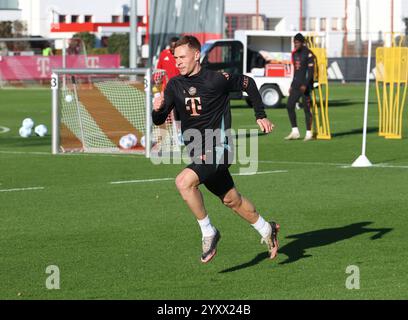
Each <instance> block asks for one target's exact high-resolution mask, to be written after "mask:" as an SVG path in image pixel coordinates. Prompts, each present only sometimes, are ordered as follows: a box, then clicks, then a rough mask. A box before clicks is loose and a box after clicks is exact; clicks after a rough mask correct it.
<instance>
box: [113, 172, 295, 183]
mask: <svg viewBox="0 0 408 320" xmlns="http://www.w3.org/2000/svg"><path fill="white" fill-rule="evenodd" d="M284 172H288V171H287V170H274V171H259V172H249V173H232V174H231V175H232V176H252V175H258V174H270V173H284ZM174 179H175V178H158V179H140V180H127V181H111V182H109V184H126V183H143V182H159V181H168V180H174Z"/></svg>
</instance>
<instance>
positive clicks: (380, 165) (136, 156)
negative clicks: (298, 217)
mask: <svg viewBox="0 0 408 320" xmlns="http://www.w3.org/2000/svg"><path fill="white" fill-rule="evenodd" d="M0 154H27V155H44V156H52V157H53V156H55V155H53V154H51V152H40V151H37V152H36V151H33V152H23V151H6V150H0ZM59 156H87V157H123V158H126V157H132V158H133V159H140V160H144V159H146V158H145V156H144V155H140V154H104V153H62V154H60V155H59ZM258 162H259V163H272V164H288V165H312V166H334V167H340V168H349V167H351V166H350V164H349V163H334V162H302V161H274V160H259V161H258ZM373 167H375V168H390V169H408V165H407V164H405V163H401V164H399V165H398V164H396V165H392V164H386V163H377V164H374V165H373Z"/></svg>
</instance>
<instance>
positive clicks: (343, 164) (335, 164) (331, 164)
mask: <svg viewBox="0 0 408 320" xmlns="http://www.w3.org/2000/svg"><path fill="white" fill-rule="evenodd" d="M258 162H259V163H276V164H299V165H314V166H347V165H348V163H333V162H302V161H274V160H259V161H258Z"/></svg>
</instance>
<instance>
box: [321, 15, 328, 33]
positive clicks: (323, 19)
mask: <svg viewBox="0 0 408 320" xmlns="http://www.w3.org/2000/svg"><path fill="white" fill-rule="evenodd" d="M326 28H327V26H326V18H321V19H320V30H321V31H326Z"/></svg>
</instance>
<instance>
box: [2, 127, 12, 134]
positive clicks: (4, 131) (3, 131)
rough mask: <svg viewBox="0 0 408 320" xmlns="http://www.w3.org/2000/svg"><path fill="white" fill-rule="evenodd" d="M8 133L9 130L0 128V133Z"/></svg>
mask: <svg viewBox="0 0 408 320" xmlns="http://www.w3.org/2000/svg"><path fill="white" fill-rule="evenodd" d="M9 131H10V128H7V127H3V126H0V133H6V132H9Z"/></svg>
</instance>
